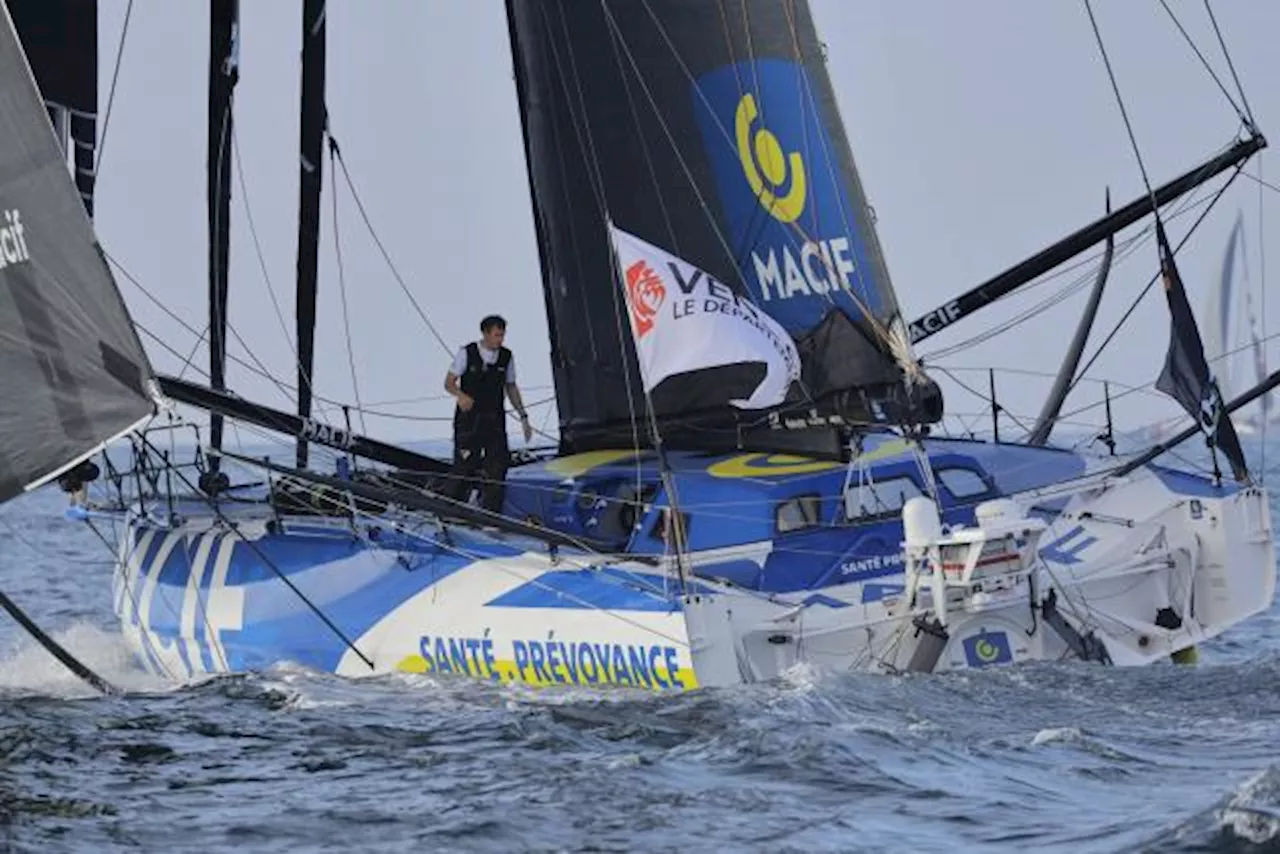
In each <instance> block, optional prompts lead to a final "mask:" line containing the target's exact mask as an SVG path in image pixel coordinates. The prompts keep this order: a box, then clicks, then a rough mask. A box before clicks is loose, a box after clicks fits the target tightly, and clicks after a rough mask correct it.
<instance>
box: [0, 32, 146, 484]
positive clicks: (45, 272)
mask: <svg viewBox="0 0 1280 854" xmlns="http://www.w3.org/2000/svg"><path fill="white" fill-rule="evenodd" d="M68 24H69V28H70V29H69V31H73V30H74V29H75V27H74V22H71V21H68ZM151 380H152V371H151V366H150V364H149V363H148V361H147V357H146V354H145V353H144V351H143V349H142V345H141V343H140V342H139V340H138V337H137V334H136V332H135V330H134V327H133V323H132V321H131V320H130V318H129V314H128V311H127V309H126V308H125V305H124V302H123V300H122V299H121V297H120V292H119V291H118V290H117V288H116V285H115V282H114V280H113V279H112V277H111V273H110V271H109V269H108V268H107V264H106V261H105V259H104V257H103V255H102V252H101V250H100V249H99V247H98V245H97V242H96V240H95V238H94V234H93V229H92V226H91V225H90V222H89V219H88V217H87V216H86V211H85V207H84V205H83V203H82V198H81V195H80V191H79V190H78V189H77V186H76V184H75V183H74V182H73V181H72V179H71V175H70V173H69V171H68V169H67V162H66V159H65V156H64V153H63V150H62V148H61V147H60V146H59V143H58V140H57V137H56V136H55V134H54V133H53V131H52V126H51V124H50V120H49V113H48V110H47V109H46V107H45V104H44V99H43V98H42V96H41V93H40V92H39V90H37V88H36V85H35V81H34V79H33V77H32V72H31V69H30V67H29V65H28V63H27V60H26V57H25V55H24V53H23V51H22V48H21V46H20V44H19V41H18V37H17V34H16V32H15V30H14V28H13V21H12V19H11V18H10V17H9V13H8V11H7V10H6V11H4V12H3V15H2V17H0V384H2V388H0V501H3V500H7V499H9V498H11V497H13V496H14V495H16V494H17V493H19V492H21V491H22V490H23V489H24V488H25V487H27V486H29V485H31V484H33V483H36V482H38V481H41V480H44V479H46V478H48V477H49V476H51V475H53V474H55V473H56V472H58V471H59V470H61V469H63V468H64V467H66V466H67V465H68V464H69V463H72V462H74V461H75V460H77V459H80V458H82V457H84V456H86V455H88V454H90V453H92V452H93V450H94V449H95V448H96V447H97V446H98V445H100V444H101V443H103V442H105V441H106V440H108V439H110V438H112V437H113V436H116V435H118V434H120V433H122V432H124V431H126V430H128V429H129V427H130V426H132V425H134V424H136V423H138V422H139V421H140V420H141V419H143V418H145V417H146V415H147V414H148V413H149V412H151V411H152V402H151V396H150V395H149V394H148V385H149V383H150V382H151Z"/></svg>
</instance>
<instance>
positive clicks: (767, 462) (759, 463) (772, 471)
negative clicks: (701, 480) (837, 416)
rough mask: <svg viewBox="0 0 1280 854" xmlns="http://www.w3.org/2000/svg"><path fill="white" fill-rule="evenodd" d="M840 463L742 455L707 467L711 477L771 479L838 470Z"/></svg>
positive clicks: (779, 456) (785, 455)
mask: <svg viewBox="0 0 1280 854" xmlns="http://www.w3.org/2000/svg"><path fill="white" fill-rule="evenodd" d="M839 467H840V463H833V462H827V461H825V460H815V459H813V458H811V457H796V456H792V455H791V454H742V455H741V456H737V457H730V458H729V459H727V460H721V461H720V462H718V463H712V464H711V465H710V466H708V467H707V474H709V475H711V476H712V477H772V476H776V475H783V474H812V473H813V472H816V471H826V470H827V469H834V468H839Z"/></svg>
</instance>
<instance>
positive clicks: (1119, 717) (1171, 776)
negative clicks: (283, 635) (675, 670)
mask: <svg viewBox="0 0 1280 854" xmlns="http://www.w3.org/2000/svg"><path fill="white" fill-rule="evenodd" d="M62 506H63V498H62V496H61V495H59V494H58V493H57V492H56V491H52V490H46V491H41V492H38V493H35V494H33V495H30V496H27V497H25V498H22V499H20V500H18V501H16V502H12V503H10V504H9V505H6V506H4V507H0V590H3V591H4V592H6V593H8V594H9V595H10V596H12V597H13V598H14V599H16V600H17V601H18V602H19V603H20V604H22V605H23V606H24V607H26V608H27V610H28V611H29V613H31V614H32V616H33V617H35V618H36V620H37V621H38V622H39V623H40V624H41V625H42V626H44V627H46V628H48V629H50V630H51V631H52V632H53V634H54V636H55V637H56V638H57V639H58V640H60V641H61V642H63V643H64V644H66V645H67V646H68V647H69V648H70V649H72V650H73V651H74V652H75V653H76V654H78V655H80V656H81V657H83V659H84V660H85V661H87V662H88V663H89V664H90V665H91V666H92V667H94V668H95V669H97V670H98V671H99V672H100V673H102V674H103V675H105V676H106V677H107V678H108V679H110V680H111V681H113V682H115V683H116V684H118V685H121V686H124V687H125V688H127V689H128V693H127V694H126V695H124V696H118V697H109V698H102V697H98V696H95V695H94V694H93V693H92V692H90V691H89V690H87V689H86V688H85V687H84V686H83V685H81V684H80V683H79V682H77V681H76V680H75V679H74V678H73V677H71V676H69V675H68V674H66V673H65V672H64V671H63V670H62V669H61V668H60V666H59V665H57V664H56V663H55V662H54V661H53V659H52V658H50V657H49V656H48V655H47V654H46V653H44V652H43V651H42V650H41V649H39V648H37V647H36V646H35V645H34V644H33V643H32V642H31V641H30V640H28V639H26V637H25V636H24V635H22V633H21V632H20V631H19V630H18V629H17V628H16V626H14V625H13V624H12V623H11V622H10V621H9V620H8V618H7V617H6V616H4V615H2V614H0V851H39V852H51V851H72V852H104V851H117V850H145V851H201V852H222V851H290V852H294V851H415V852H421V851H493V852H517V851H681V852H687V851H704V850H711V851H716V852H732V851H767V852H783V851H840V852H849V851H910V852H920V851H963V850H973V851H1032V850H1034V851H1063V852H1083V851H1266V850H1272V851H1275V850H1280V609H1276V608H1273V609H1272V610H1271V612H1270V613H1267V614H1265V615H1262V616H1260V617H1258V618H1255V619H1254V620H1253V621H1251V622H1249V623H1248V624H1246V625H1243V626H1241V627H1239V628H1237V629H1236V630H1235V631H1233V632H1231V633H1230V634H1228V635H1227V636H1224V637H1222V638H1219V639H1217V640H1216V641H1214V642H1213V643H1211V644H1209V645H1208V646H1206V647H1205V648H1204V649H1202V651H1201V661H1200V663H1199V664H1198V665H1196V666H1190V667H1176V666H1172V665H1167V666H1156V667H1151V668H1145V669H1124V670H1120V669H1110V668H1102V667H1098V666H1095V665H1084V664H1061V665H1035V666H1028V667H1019V668H1012V669H1000V670H990V671H983V672H977V673H965V674H956V675H945V676H912V677H901V678H899V677H881V676H866V675H847V674H846V675H832V674H816V673H811V672H803V671H801V672H795V673H791V674H789V675H788V677H787V678H786V679H784V680H780V681H778V682H775V683H770V684H761V685H752V686H745V687H739V688H733V689H729V690H704V691H699V692H695V693H692V694H688V695H680V696H654V695H650V694H645V693H636V692H630V691H625V690H616V691H609V692H591V693H588V692H586V691H582V690H569V689H563V690H550V689H545V690H532V689H523V688H519V687H510V686H494V685H490V684H480V683H474V682H468V681H461V680H451V679H447V678H444V679H441V678H427V677H421V676H408V675H405V676H393V677H380V678H368V679H361V680H342V679H338V678H335V677H330V676H325V675H322V674H317V673H313V672H308V671H306V670H303V669H300V668H288V667H284V668H279V669H275V670H271V671H268V672H263V673H258V674H253V675H244V676H234V677H222V678H215V679H212V680H209V681H204V682H201V683H199V684H190V685H177V684H170V683H167V682H164V681H161V680H158V679H156V678H153V677H149V676H147V675H146V674H145V673H143V672H142V671H141V670H139V669H138V668H137V667H136V665H135V664H134V663H133V662H132V660H131V658H130V656H129V654H128V652H127V651H126V649H125V646H124V643H123V641H122V640H121V638H120V635H119V631H118V628H117V625H116V623H115V620H114V617H113V615H112V614H111V610H110V554H109V553H108V551H107V548H106V546H104V545H103V543H102V542H101V541H99V540H97V539H96V538H95V537H94V536H93V535H92V533H91V532H90V531H89V530H88V529H86V528H85V527H84V526H82V525H77V524H73V523H70V522H66V521H63V519H62V518H61V515H60V514H61V509H62ZM1273 512H1274V507H1273Z"/></svg>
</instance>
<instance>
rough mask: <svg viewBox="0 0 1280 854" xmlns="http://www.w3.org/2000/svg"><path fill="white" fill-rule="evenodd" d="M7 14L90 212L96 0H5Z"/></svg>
mask: <svg viewBox="0 0 1280 854" xmlns="http://www.w3.org/2000/svg"><path fill="white" fill-rule="evenodd" d="M8 5H9V14H10V15H12V17H13V24H14V27H15V28H16V29H17V32H18V38H19V40H20V41H21V43H22V49H23V50H24V51H25V52H26V54H27V61H28V62H29V63H30V65H31V70H32V72H33V73H34V74H35V77H36V85H38V86H39V87H40V94H41V95H43V96H44V102H45V106H46V107H48V109H49V118H50V120H51V121H52V122H53V127H54V132H55V133H56V134H57V136H58V140H59V142H60V143H61V144H62V148H63V150H64V151H67V152H70V153H69V155H68V158H69V161H70V165H71V168H72V171H73V173H74V175H75V182H76V188H77V189H78V190H79V191H80V198H81V199H82V200H83V201H84V206H85V210H86V211H88V213H89V216H93V189H94V177H95V171H94V160H95V156H96V150H97V140H98V3H97V0H9V4H8Z"/></svg>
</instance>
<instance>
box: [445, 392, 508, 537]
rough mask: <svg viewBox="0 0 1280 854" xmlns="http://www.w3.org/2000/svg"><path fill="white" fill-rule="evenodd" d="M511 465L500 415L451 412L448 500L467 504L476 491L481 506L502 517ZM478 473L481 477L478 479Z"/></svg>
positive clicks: (504, 428)
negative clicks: (451, 465) (477, 490)
mask: <svg viewBox="0 0 1280 854" xmlns="http://www.w3.org/2000/svg"><path fill="white" fill-rule="evenodd" d="M510 462H511V451H510V449H509V448H508V447H507V430H506V419H505V417H504V415H503V413H501V412H497V413H492V412H476V411H475V410H472V411H471V412H462V411H461V410H457V411H455V412H454V416H453V471H452V472H451V473H450V475H449V484H448V488H447V489H446V494H447V495H448V496H449V497H450V498H453V499H455V500H457V501H466V500H467V498H468V496H470V495H471V489H472V488H473V487H478V488H479V489H480V503H481V504H482V505H483V506H484V507H485V508H486V509H488V510H492V511H493V512H494V513H501V512H502V501H503V498H504V497H505V496H506V491H507V488H506V483H505V479H506V476H507V466H508V465H509V464H510ZM477 472H479V473H480V474H481V476H480V478H479V479H477V478H476V473H477Z"/></svg>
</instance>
